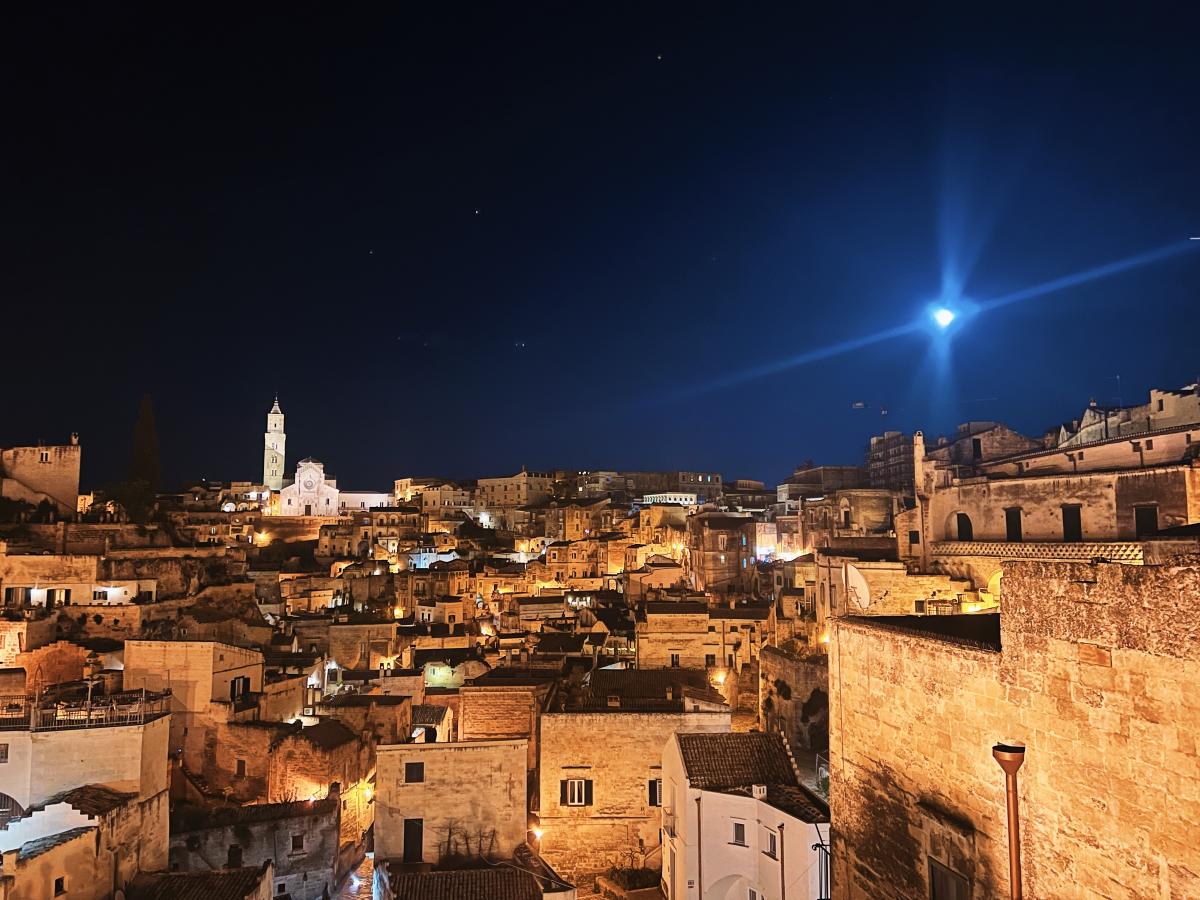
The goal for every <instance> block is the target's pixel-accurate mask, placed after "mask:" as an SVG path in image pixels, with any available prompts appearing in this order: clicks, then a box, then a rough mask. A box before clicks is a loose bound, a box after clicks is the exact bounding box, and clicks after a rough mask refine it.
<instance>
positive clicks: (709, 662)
mask: <svg viewBox="0 0 1200 900" xmlns="http://www.w3.org/2000/svg"><path fill="white" fill-rule="evenodd" d="M716 664H717V654H715V653H705V654H704V665H706V666H708V668H710V669H711V668H712V667H713V666H715V665H716Z"/></svg>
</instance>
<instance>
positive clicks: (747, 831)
mask: <svg viewBox="0 0 1200 900" xmlns="http://www.w3.org/2000/svg"><path fill="white" fill-rule="evenodd" d="M662 780H663V781H662V828H663V870H662V880H663V891H664V893H665V894H666V896H667V900H784V898H786V900H819V898H822V897H828V896H829V857H828V851H827V849H824V848H827V847H828V846H829V807H828V805H826V804H825V802H824V801H823V800H821V799H820V798H819V797H818V796H817V795H816V794H813V793H812V792H810V791H808V790H807V789H806V788H804V787H802V786H801V784H800V782H799V779H798V778H797V776H796V770H795V766H794V764H793V762H792V759H791V756H790V754H789V753H788V752H787V748H786V747H785V745H784V743H783V739H782V738H781V737H780V736H779V735H775V734H761V733H757V732H750V733H729V734H675V735H672V736H671V738H670V739H669V740H668V741H667V744H666V747H665V748H664V749H663V762H662Z"/></svg>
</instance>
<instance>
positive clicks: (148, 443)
mask: <svg viewBox="0 0 1200 900" xmlns="http://www.w3.org/2000/svg"><path fill="white" fill-rule="evenodd" d="M130 480H131V481H144V482H145V483H146V484H147V485H148V486H149V488H150V490H151V491H157V490H158V485H159V469H158V429H157V428H156V427H155V424H154V402H153V401H152V400H151V399H150V395H149V394H143V395H142V402H141V404H140V405H139V406H138V417H137V421H136V422H135V423H134V425H133V472H132V473H131V478H130Z"/></svg>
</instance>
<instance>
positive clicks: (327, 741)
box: [298, 719, 355, 750]
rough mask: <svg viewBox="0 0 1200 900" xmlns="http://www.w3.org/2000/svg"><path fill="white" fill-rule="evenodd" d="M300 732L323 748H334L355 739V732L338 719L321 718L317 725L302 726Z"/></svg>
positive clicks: (301, 735)
mask: <svg viewBox="0 0 1200 900" xmlns="http://www.w3.org/2000/svg"><path fill="white" fill-rule="evenodd" d="M298 734H299V736H300V737H302V738H304V739H305V740H307V741H309V742H310V743H312V744H315V745H316V746H318V747H320V748H321V749H323V750H333V749H334V748H335V747H340V746H342V744H346V743H349V742H350V741H352V740H354V739H355V736H354V732H353V731H351V730H350V729H349V728H347V727H346V726H345V725H343V724H342V723H341V722H339V721H337V720H336V719H321V721H319V722H318V723H317V724H316V725H310V726H308V727H307V728H301V729H300V731H299V732H298Z"/></svg>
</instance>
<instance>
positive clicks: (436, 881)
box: [392, 866, 542, 900]
mask: <svg viewBox="0 0 1200 900" xmlns="http://www.w3.org/2000/svg"><path fill="white" fill-rule="evenodd" d="M392 892H393V893H394V894H395V895H396V900H541V897H542V889H541V887H540V886H539V885H538V882H537V879H536V878H534V877H533V876H532V875H530V874H528V873H527V872H522V871H520V870H518V869H512V868H508V867H507V866H504V867H500V868H495V869H463V870H460V871H454V872H401V873H396V874H393V875H392Z"/></svg>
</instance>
